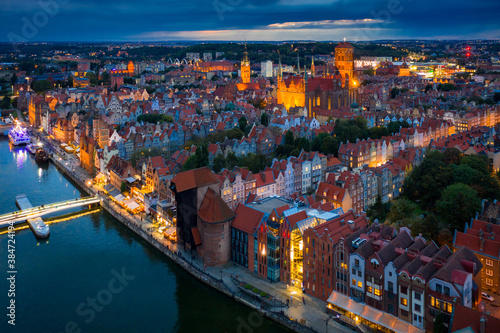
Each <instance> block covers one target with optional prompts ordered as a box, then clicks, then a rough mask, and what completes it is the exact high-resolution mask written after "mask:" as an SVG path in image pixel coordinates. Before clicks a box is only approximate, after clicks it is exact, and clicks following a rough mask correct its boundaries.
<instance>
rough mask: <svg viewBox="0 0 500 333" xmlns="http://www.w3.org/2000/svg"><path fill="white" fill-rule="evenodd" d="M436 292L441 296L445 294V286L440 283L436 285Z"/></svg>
mask: <svg viewBox="0 0 500 333" xmlns="http://www.w3.org/2000/svg"><path fill="white" fill-rule="evenodd" d="M436 291H437V292H438V293H440V294H442V293H443V286H442V285H440V284H439V283H436Z"/></svg>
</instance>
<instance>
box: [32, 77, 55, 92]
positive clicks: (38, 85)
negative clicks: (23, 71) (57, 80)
mask: <svg viewBox="0 0 500 333" xmlns="http://www.w3.org/2000/svg"><path fill="white" fill-rule="evenodd" d="M31 88H32V89H33V90H34V91H35V92H36V93H37V94H44V93H45V92H46V91H48V90H51V89H52V88H53V87H52V83H50V81H47V80H37V81H34V82H33V83H32V84H31Z"/></svg>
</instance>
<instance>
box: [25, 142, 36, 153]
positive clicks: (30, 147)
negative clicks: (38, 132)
mask: <svg viewBox="0 0 500 333" xmlns="http://www.w3.org/2000/svg"><path fill="white" fill-rule="evenodd" d="M26 149H27V150H28V151H29V152H30V153H31V154H33V155H35V153H36V145H35V144H34V143H30V144H29V145H27V146H26Z"/></svg>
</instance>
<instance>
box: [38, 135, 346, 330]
mask: <svg viewBox="0 0 500 333" xmlns="http://www.w3.org/2000/svg"><path fill="white" fill-rule="evenodd" d="M35 133H36V134H35V135H36V136H37V137H38V138H39V139H40V140H41V141H42V142H44V144H45V146H46V147H48V148H49V149H50V150H51V152H52V156H51V161H52V162H53V163H54V165H56V166H57V167H58V169H60V170H61V171H62V172H63V174H65V175H66V176H67V177H68V178H69V179H71V180H72V181H73V182H74V183H75V184H77V185H78V187H80V188H81V189H82V190H83V191H85V192H86V193H87V194H89V195H99V197H100V198H101V207H102V208H103V209H105V210H106V211H107V212H108V213H109V214H110V215H112V216H113V217H114V218H115V219H117V220H118V221H120V223H122V224H123V225H125V226H126V227H127V228H129V229H130V230H132V231H133V232H134V233H136V234H137V235H138V236H139V237H141V238H142V239H143V240H144V241H146V242H147V243H149V244H150V245H152V246H153V247H155V248H156V249H157V250H158V251H160V252H161V253H163V254H164V255H166V256H167V257H169V258H170V259H171V260H172V261H174V262H175V263H176V264H177V265H179V266H180V267H182V268H183V269H184V270H185V271H187V272H188V273H190V274H191V275H192V276H194V277H195V278H197V279H198V280H199V281H201V282H203V283H205V284H206V285H209V286H211V287H212V288H214V289H216V290H218V291H220V292H222V293H223V294H225V295H227V296H228V297H231V298H232V299H234V300H235V301H238V302H240V303H242V304H245V305H246V306H248V307H250V308H251V309H253V310H254V311H255V314H256V315H258V316H262V317H267V318H270V319H272V320H274V321H276V322H278V323H280V324H281V325H283V326H285V327H287V328H289V329H291V330H293V331H295V332H301V333H302V332H303V333H309V332H325V331H327V332H345V333H350V332H354V331H353V330H351V329H350V328H348V327H346V326H343V325H341V324H340V323H338V322H336V321H335V320H336V319H335V318H334V317H332V316H331V315H329V314H327V313H326V306H327V303H326V302H323V301H320V300H318V299H316V298H312V297H310V296H309V295H307V294H304V293H303V292H302V290H300V289H299V288H296V287H288V286H287V285H286V284H284V283H274V284H271V283H270V282H269V281H266V280H262V279H261V278H259V277H257V276H254V275H253V274H252V273H250V272H248V271H247V270H245V269H244V268H242V267H240V266H238V265H236V264H234V263H229V264H227V265H224V266H218V267H206V266H204V264H203V262H202V261H201V259H200V257H199V256H197V255H196V254H192V253H191V252H189V251H185V250H184V249H183V248H182V247H179V246H178V245H177V244H176V243H172V242H171V241H170V240H167V239H165V238H164V236H163V234H162V233H160V232H158V231H157V228H156V230H155V228H153V230H152V229H151V225H152V223H151V221H150V220H149V219H147V218H144V217H142V218H141V217H140V216H138V215H132V214H130V213H129V212H128V211H126V210H125V209H123V208H122V207H121V206H119V205H118V204H117V203H115V202H113V201H112V200H111V199H110V198H109V197H108V196H106V195H104V193H103V192H101V191H100V189H99V188H97V187H95V186H93V185H92V178H91V177H90V176H89V175H88V174H87V173H86V172H85V171H84V170H83V169H82V168H81V167H79V165H78V161H77V159H76V157H75V156H73V155H68V154H66V153H64V152H63V151H62V150H61V149H58V148H59V147H58V146H57V145H56V144H55V143H53V142H50V141H49V140H48V139H47V138H46V137H45V136H43V135H42V134H41V133H39V132H37V131H35ZM63 154H64V155H63ZM238 282H243V283H244V284H249V285H251V286H252V287H255V288H258V289H259V290H260V291H262V292H264V293H266V294H267V295H268V297H267V298H269V297H271V298H274V302H267V301H265V300H264V299H263V298H262V297H260V296H259V295H255V296H252V295H251V294H250V293H245V292H243V291H242V290H241V288H240V287H238ZM287 301H288V306H286V304H287ZM304 301H305V302H304ZM258 316H257V317H255V318H258ZM255 318H253V319H252V320H251V321H250V320H247V321H246V322H243V323H241V325H242V328H241V330H240V331H248V328H249V327H250V328H252V329H254V332H255V331H258V326H252V325H254V324H258V322H259V320H257V319H255ZM260 322H261V320H260ZM249 325H250V326H249ZM236 330H237V328H235V331H236Z"/></svg>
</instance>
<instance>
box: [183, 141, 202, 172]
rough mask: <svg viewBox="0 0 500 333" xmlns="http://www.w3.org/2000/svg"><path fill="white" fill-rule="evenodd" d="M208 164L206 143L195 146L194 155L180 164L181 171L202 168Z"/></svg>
mask: <svg viewBox="0 0 500 333" xmlns="http://www.w3.org/2000/svg"><path fill="white" fill-rule="evenodd" d="M208 165H209V160H208V148H207V145H203V146H201V147H198V148H196V152H195V154H194V155H192V156H190V157H189V158H188V159H187V161H186V163H184V165H183V166H182V171H188V170H192V169H197V168H202V167H205V166H208Z"/></svg>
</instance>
